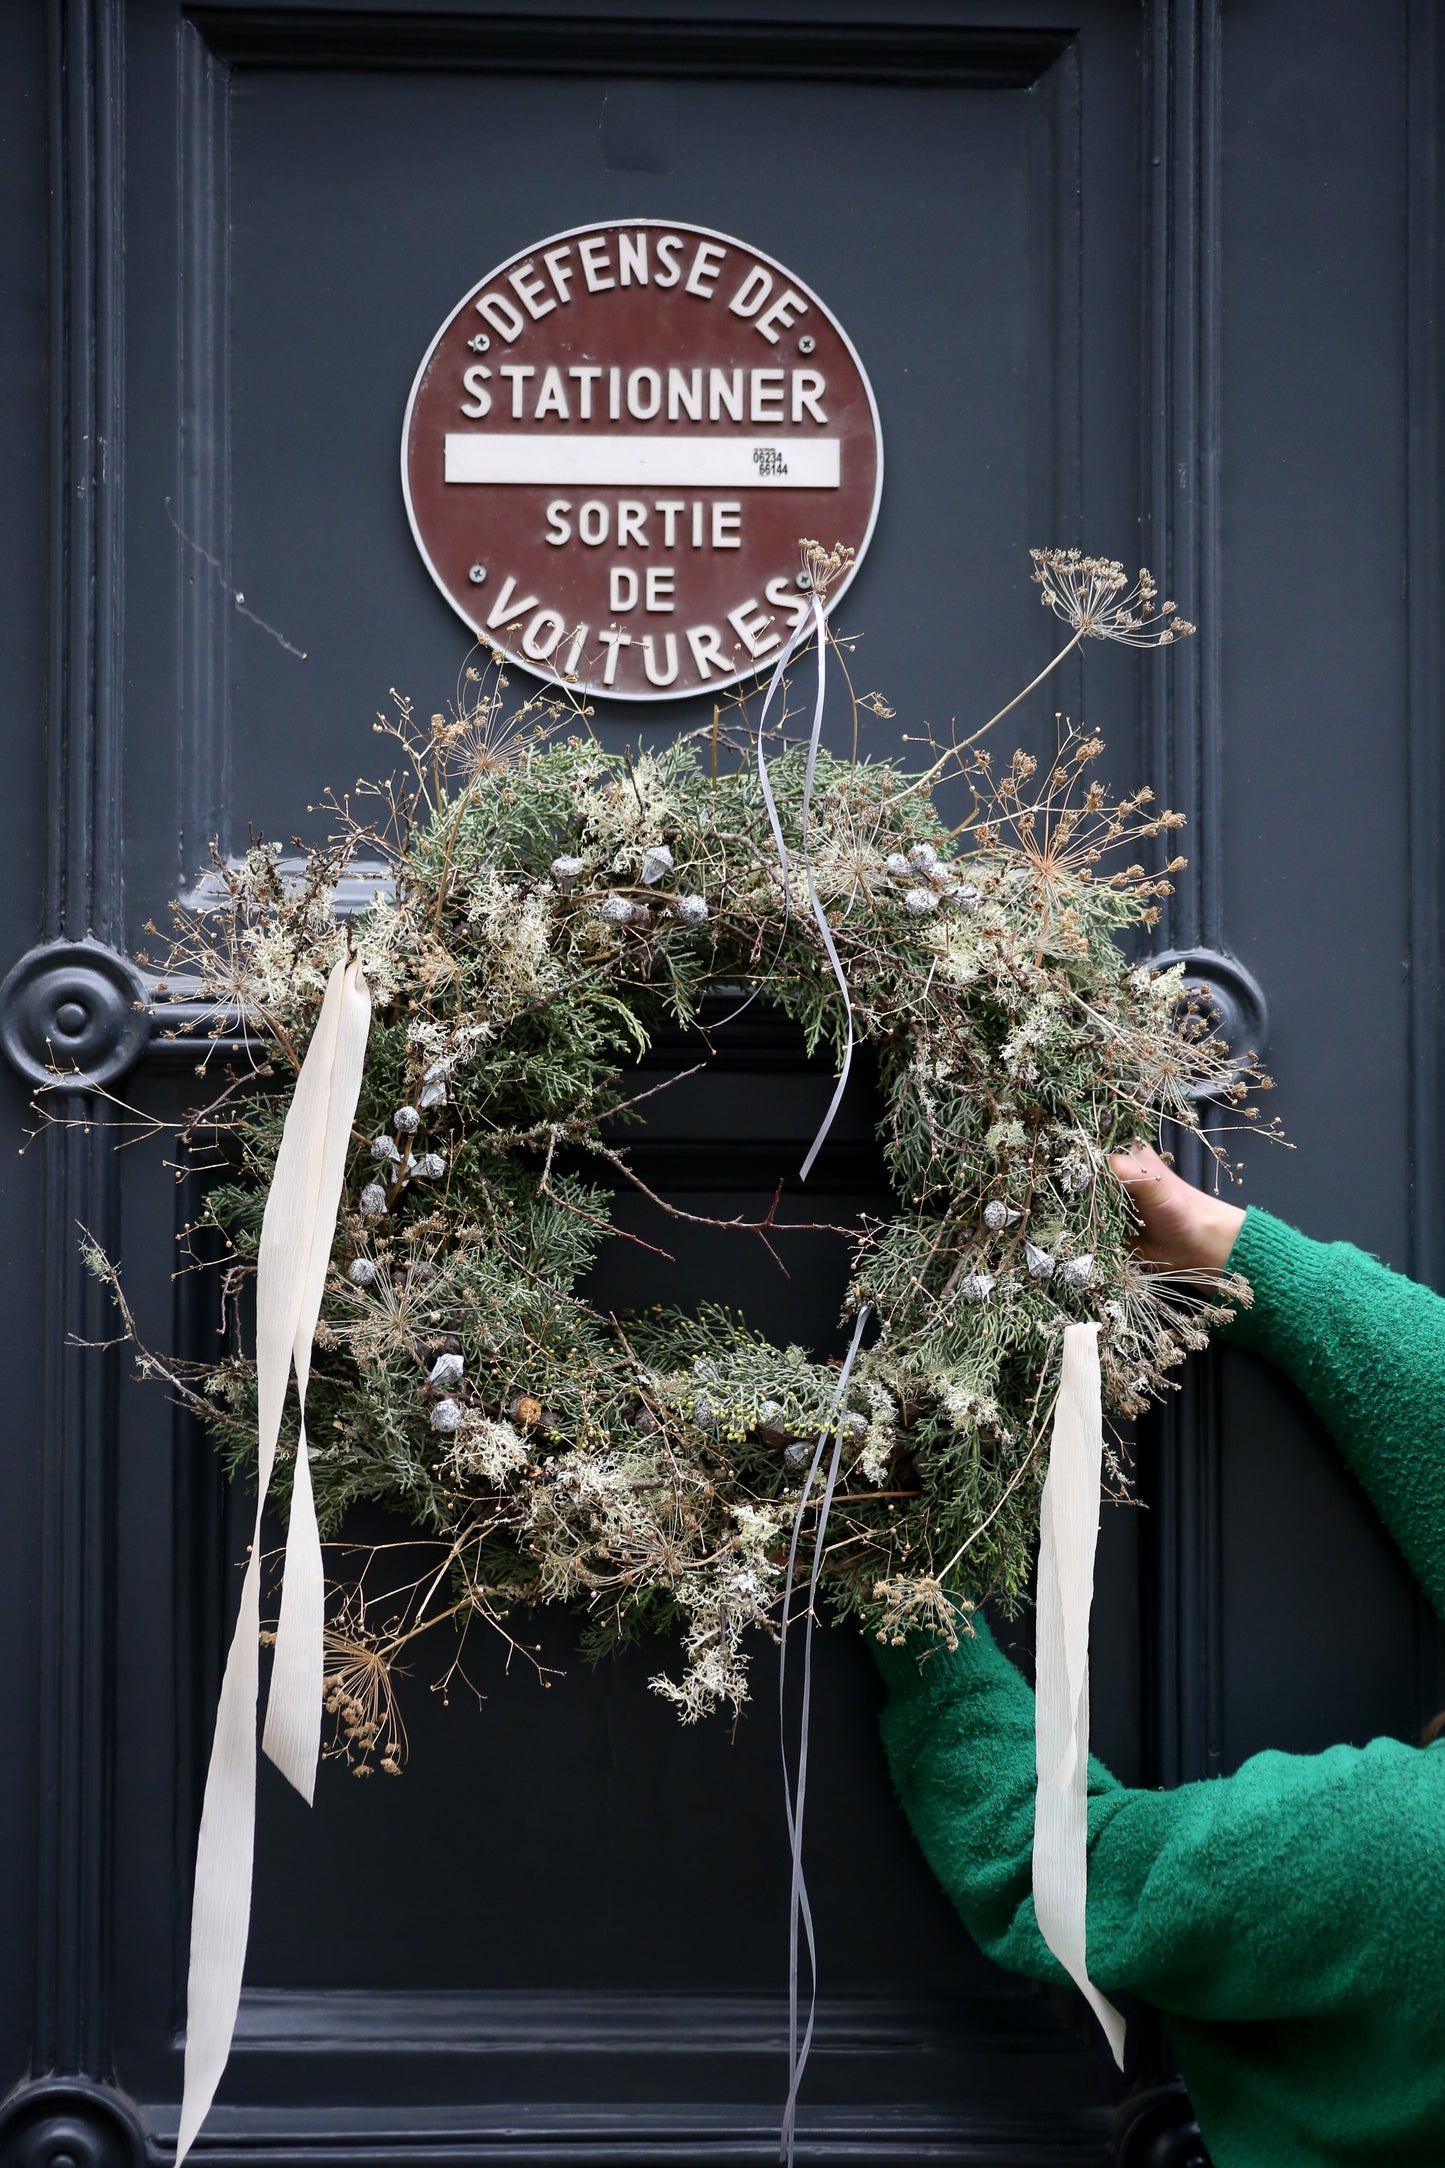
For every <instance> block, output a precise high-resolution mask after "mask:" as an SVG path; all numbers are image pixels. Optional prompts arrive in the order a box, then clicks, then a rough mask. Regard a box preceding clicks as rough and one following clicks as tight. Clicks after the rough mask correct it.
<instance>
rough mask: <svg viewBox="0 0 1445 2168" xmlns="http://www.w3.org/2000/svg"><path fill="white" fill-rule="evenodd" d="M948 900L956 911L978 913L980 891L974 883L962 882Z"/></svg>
mask: <svg viewBox="0 0 1445 2168" xmlns="http://www.w3.org/2000/svg"><path fill="white" fill-rule="evenodd" d="M948 900H949V902H950V903H951V904H952V905H953V908H954V909H955V911H976V910H977V909H978V901H979V897H978V890H977V889H976V888H975V887H974V885H973V883H972V881H960V882H959V883H958V885H957V887H956V888H954V889H953V890H952V891H951V892H950V894H949V898H948Z"/></svg>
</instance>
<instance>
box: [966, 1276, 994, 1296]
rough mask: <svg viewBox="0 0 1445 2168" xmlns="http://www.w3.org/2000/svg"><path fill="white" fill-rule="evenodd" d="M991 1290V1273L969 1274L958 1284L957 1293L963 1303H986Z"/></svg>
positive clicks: (992, 1286) (992, 1279) (992, 1283)
mask: <svg viewBox="0 0 1445 2168" xmlns="http://www.w3.org/2000/svg"><path fill="white" fill-rule="evenodd" d="M993 1290H994V1276H993V1274H992V1273H991V1272H970V1273H968V1274H967V1275H966V1276H965V1277H964V1278H963V1279H961V1280H960V1281H959V1283H958V1292H959V1293H960V1295H962V1297H963V1299H964V1301H965V1302H987V1301H988V1298H989V1296H990V1295H991V1294H992V1293H993Z"/></svg>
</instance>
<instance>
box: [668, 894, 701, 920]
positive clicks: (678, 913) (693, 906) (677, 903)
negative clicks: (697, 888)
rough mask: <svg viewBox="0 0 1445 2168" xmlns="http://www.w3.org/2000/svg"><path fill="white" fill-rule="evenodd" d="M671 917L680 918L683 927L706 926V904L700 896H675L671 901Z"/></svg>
mask: <svg viewBox="0 0 1445 2168" xmlns="http://www.w3.org/2000/svg"><path fill="white" fill-rule="evenodd" d="M672 915H673V917H674V918H680V919H681V920H682V923H683V925H684V926H705V925H706V924H707V902H706V899H705V898H704V897H702V896H677V897H675V898H674V899H673V905H672Z"/></svg>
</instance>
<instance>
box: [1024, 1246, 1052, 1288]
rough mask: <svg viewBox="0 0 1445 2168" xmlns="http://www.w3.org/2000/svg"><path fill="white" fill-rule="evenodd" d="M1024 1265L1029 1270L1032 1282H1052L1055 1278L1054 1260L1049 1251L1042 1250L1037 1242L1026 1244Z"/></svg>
mask: <svg viewBox="0 0 1445 2168" xmlns="http://www.w3.org/2000/svg"><path fill="white" fill-rule="evenodd" d="M1024 1263H1025V1264H1026V1265H1027V1266H1028V1268H1029V1278H1030V1279H1031V1280H1051V1279H1052V1278H1053V1276H1054V1260H1053V1258H1052V1257H1050V1255H1049V1253H1048V1251H1047V1250H1041V1249H1040V1248H1039V1246H1038V1244H1037V1243H1036V1242H1026V1243H1025V1244H1024Z"/></svg>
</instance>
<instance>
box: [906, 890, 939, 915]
mask: <svg viewBox="0 0 1445 2168" xmlns="http://www.w3.org/2000/svg"><path fill="white" fill-rule="evenodd" d="M903 905H904V909H905V910H908V911H911V912H912V913H913V915H914V916H915V918H923V917H926V915H927V914H928V912H930V911H936V910H937V909H938V898H937V896H935V895H934V893H933V890H932V889H931V888H910V889H909V890H908V891H907V893H906V894H905V896H904V898H903Z"/></svg>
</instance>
